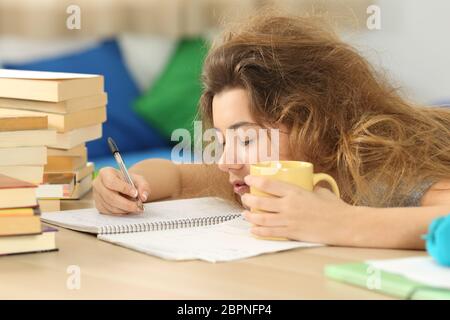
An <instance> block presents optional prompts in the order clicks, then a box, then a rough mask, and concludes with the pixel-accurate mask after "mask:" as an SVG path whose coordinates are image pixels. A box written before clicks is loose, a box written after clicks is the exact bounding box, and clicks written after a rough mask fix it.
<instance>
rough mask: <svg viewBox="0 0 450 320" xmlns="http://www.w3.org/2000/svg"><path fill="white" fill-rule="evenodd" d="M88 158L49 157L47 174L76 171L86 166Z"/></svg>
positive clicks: (45, 168) (46, 167) (45, 169)
mask: <svg viewBox="0 0 450 320" xmlns="http://www.w3.org/2000/svg"><path fill="white" fill-rule="evenodd" d="M86 161H87V157H86V156H82V157H64V156H48V158H47V164H46V165H45V166H44V171H45V172H58V171H74V170H77V169H80V168H82V167H84V166H85V165H86Z"/></svg>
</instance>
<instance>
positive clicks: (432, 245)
mask: <svg viewBox="0 0 450 320" xmlns="http://www.w3.org/2000/svg"><path fill="white" fill-rule="evenodd" d="M426 248H427V251H428V253H429V254H430V255H431V256H432V257H433V258H434V259H435V260H436V261H437V262H438V263H439V264H441V265H443V266H447V267H450V214H449V215H448V216H446V217H440V218H437V219H435V220H434V221H433V222H432V223H431V224H430V226H429V228H428V234H427V237H426Z"/></svg>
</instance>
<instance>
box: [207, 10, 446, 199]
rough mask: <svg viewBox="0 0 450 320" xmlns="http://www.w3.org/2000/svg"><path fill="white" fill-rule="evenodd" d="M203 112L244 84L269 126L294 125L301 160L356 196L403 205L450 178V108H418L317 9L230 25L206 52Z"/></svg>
mask: <svg viewBox="0 0 450 320" xmlns="http://www.w3.org/2000/svg"><path fill="white" fill-rule="evenodd" d="M202 80H203V84H204V91H203V94H202V97H201V100H200V109H199V111H200V114H201V117H202V119H203V121H204V122H206V126H210V125H211V124H212V100H213V97H214V95H215V94H217V93H220V92H221V91H223V90H225V89H227V88H235V87H241V88H244V89H246V90H247V92H248V94H249V98H250V111H251V114H252V115H253V117H254V118H255V120H256V121H257V122H258V123H260V124H261V125H263V126H275V125H277V124H284V125H286V126H287V128H288V129H289V132H290V134H289V147H290V150H291V154H293V156H294V158H295V159H297V160H304V161H309V162H312V163H314V165H315V166H316V168H317V170H320V171H323V172H327V173H329V174H331V175H333V176H334V177H335V178H336V179H337V181H338V184H339V186H340V189H341V192H342V198H343V199H344V200H345V201H347V202H348V203H352V204H359V205H361V204H365V205H371V206H378V207H383V206H401V205H402V203H404V200H405V199H406V198H407V197H408V195H410V194H411V193H412V192H414V190H415V188H417V186H420V185H421V184H422V183H426V182H427V181H434V182H436V181H439V180H441V179H447V178H449V177H450V109H445V108H442V107H425V106H416V105H412V104H411V103H409V102H407V101H405V99H403V98H402V97H401V96H400V94H399V93H398V90H397V89H396V88H394V87H392V86H391V85H390V84H389V83H388V81H386V80H385V78H384V77H383V76H381V75H380V74H379V73H377V72H376V71H375V70H374V69H373V68H372V66H371V65H370V64H369V63H368V62H367V61H366V60H365V59H364V58H363V57H362V56H361V55H360V54H359V53H358V52H357V50H355V49H354V48H353V47H351V46H350V45H348V44H346V43H344V42H342V41H341V40H340V39H339V37H338V36H337V35H336V34H335V33H334V32H333V31H332V29H331V28H330V27H329V26H328V25H327V24H325V23H324V21H323V20H322V19H320V18H317V17H289V16H273V15H260V16H257V17H254V18H253V19H251V20H250V21H248V22H247V23H245V24H241V25H239V26H238V27H237V28H233V29H230V30H227V31H225V33H224V35H223V37H221V38H220V40H219V41H218V42H216V43H214V44H213V46H212V48H211V49H210V51H209V54H208V56H207V58H206V60H205V63H204V68H203V75H202Z"/></svg>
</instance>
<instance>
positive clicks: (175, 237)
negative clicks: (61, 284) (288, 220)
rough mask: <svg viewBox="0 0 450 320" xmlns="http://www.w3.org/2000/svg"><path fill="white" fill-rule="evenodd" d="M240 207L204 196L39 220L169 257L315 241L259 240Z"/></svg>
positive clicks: (233, 253) (240, 254) (207, 257)
mask: <svg viewBox="0 0 450 320" xmlns="http://www.w3.org/2000/svg"><path fill="white" fill-rule="evenodd" d="M241 211H242V209H241V208H240V207H238V206H236V205H233V204H231V203H229V202H227V201H225V200H223V199H219V198H212V197H205V198H195V199H183V200H172V201H160V202H152V203H147V204H145V210H144V213H142V214H131V215H127V216H110V215H102V214H100V213H98V211H97V210H95V209H81V210H72V211H62V212H59V213H42V217H41V218H42V220H43V221H44V222H47V223H50V224H55V225H57V226H61V227H65V228H69V229H73V230H78V231H84V232H90V233H95V234H97V237H98V239H100V240H103V241H107V242H111V243H114V244H117V245H120V246H123V247H126V248H129V249H132V250H136V251H139V252H143V253H146V254H149V255H154V256H158V257H161V258H164V259H169V260H191V259H200V260H204V261H209V262H219V261H232V260H237V259H243V258H248V257H252V256H256V255H260V254H263V253H269V252H276V251H282V250H288V249H293V248H302V247H303V248H304V247H314V246H319V244H314V243H304V242H298V241H273V240H261V239H257V238H255V237H253V236H252V235H251V234H250V227H251V226H250V224H249V223H248V222H246V221H245V220H243V218H242V217H241Z"/></svg>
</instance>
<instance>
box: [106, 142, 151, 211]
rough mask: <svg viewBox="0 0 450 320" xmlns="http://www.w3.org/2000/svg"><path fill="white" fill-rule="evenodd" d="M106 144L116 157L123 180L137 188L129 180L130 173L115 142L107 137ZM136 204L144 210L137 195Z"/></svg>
mask: <svg viewBox="0 0 450 320" xmlns="http://www.w3.org/2000/svg"><path fill="white" fill-rule="evenodd" d="M108 145H109V149H111V152H112V154H113V156H114V158H115V159H116V162H117V165H118V166H119V169H120V171H121V172H122V176H123V178H124V179H125V181H126V182H127V183H128V184H130V185H131V186H132V187H133V188H134V189H136V190H137V188H136V186H135V185H134V183H133V180H131V177H130V174H129V173H128V170H127V167H126V166H125V163H124V162H123V160H122V156H121V155H120V153H119V148H118V147H117V145H116V143H115V142H114V140H113V139H112V138H111V137H108ZM136 202H137V206H138V208H139V209H140V210H144V206H143V204H142V201H141V200H139V195H138V196H137V197H136Z"/></svg>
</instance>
